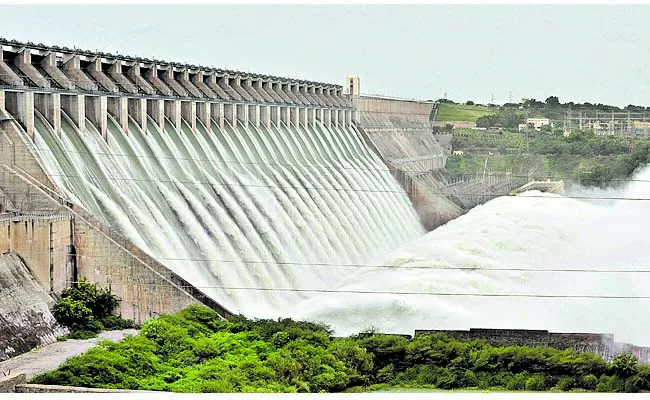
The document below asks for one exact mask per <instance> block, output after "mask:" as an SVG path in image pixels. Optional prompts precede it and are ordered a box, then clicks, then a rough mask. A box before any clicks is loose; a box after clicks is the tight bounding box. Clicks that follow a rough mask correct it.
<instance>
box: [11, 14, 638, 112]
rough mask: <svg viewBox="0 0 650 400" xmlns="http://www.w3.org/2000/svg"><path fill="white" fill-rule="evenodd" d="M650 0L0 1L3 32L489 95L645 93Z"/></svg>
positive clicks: (277, 71)
mask: <svg viewBox="0 0 650 400" xmlns="http://www.w3.org/2000/svg"><path fill="white" fill-rule="evenodd" d="M648 21H650V6H647V5H620V6H618V5H409V6H387V5H352V6H343V5H327V6H325V5H323V6H319V5H302V6H301V5H240V6H227V5H196V6H182V5H143V6H127V5H95V6H89V5H66V6H64V5H25V6H10V5H0V36H3V37H6V38H8V39H17V40H21V41H32V42H36V43H38V42H42V43H44V44H49V45H59V46H68V47H72V46H76V47H78V48H82V49H88V50H100V51H105V52H119V53H120V54H128V55H135V56H142V57H149V58H157V59H163V60H169V61H180V62H188V63H192V64H202V65H210V66H215V67H221V68H231V69H238V70H244V71H251V72H258V73H263V74H273V75H281V76H289V77H297V78H301V79H309V80H316V81H325V82H331V83H338V84H343V82H344V79H345V76H346V75H347V74H350V73H355V74H358V75H359V76H360V78H361V88H362V91H363V92H365V93H377V94H385V95H392V96H399V97H409V98H419V99H438V98H441V97H443V96H444V94H445V93H447V97H448V98H450V99H453V100H456V101H465V100H470V99H471V100H474V101H479V102H488V101H489V100H490V98H491V96H492V95H494V99H495V101H496V102H497V103H503V102H506V101H508V100H509V96H510V93H511V94H512V97H513V98H514V100H519V99H521V98H522V97H535V98H537V99H540V100H544V99H545V98H546V97H548V96H550V95H557V96H559V97H560V101H562V102H566V101H575V102H584V101H589V102H602V103H608V104H615V105H620V106H624V105H627V104H637V105H650V90H649V89H650V51H648V49H647V47H646V44H647V43H648V41H649V40H650V23H648Z"/></svg>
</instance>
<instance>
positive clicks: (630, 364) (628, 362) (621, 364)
mask: <svg viewBox="0 0 650 400" xmlns="http://www.w3.org/2000/svg"><path fill="white" fill-rule="evenodd" d="M637 362H638V360H637V358H636V357H634V356H633V355H632V354H621V355H619V356H616V357H614V360H613V361H612V371H614V373H615V374H616V376H618V377H621V378H628V377H630V376H632V375H634V374H636V373H637V370H638V368H637Z"/></svg>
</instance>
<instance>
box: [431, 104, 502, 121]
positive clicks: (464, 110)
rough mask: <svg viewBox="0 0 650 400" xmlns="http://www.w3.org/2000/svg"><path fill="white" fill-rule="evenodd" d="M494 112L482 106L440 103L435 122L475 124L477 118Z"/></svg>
mask: <svg viewBox="0 0 650 400" xmlns="http://www.w3.org/2000/svg"><path fill="white" fill-rule="evenodd" d="M494 113H495V112H494V111H493V110H491V109H489V108H487V107H482V106H465V105H462V104H448V103H441V104H439V105H438V115H437V116H436V121H441V122H444V121H470V122H476V120H477V119H478V118H479V117H482V116H484V115H490V114H494Z"/></svg>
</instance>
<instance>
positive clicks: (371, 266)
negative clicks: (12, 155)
mask: <svg viewBox="0 0 650 400" xmlns="http://www.w3.org/2000/svg"><path fill="white" fill-rule="evenodd" d="M66 255H67V256H78V257H81V258H95V259H96V258H99V259H105V258H112V257H111V256H100V255H98V256H91V255H81V254H74V253H67V254H66ZM151 257H152V258H154V259H156V260H166V261H197V262H218V263H224V264H273V265H286V266H307V267H334V268H369V269H375V268H376V269H393V270H400V269H408V270H442V271H444V270H449V271H472V272H481V271H507V272H567V273H576V272H587V273H650V267H648V268H649V269H610V268H589V267H583V268H578V267H576V268H539V267H530V268H524V267H486V266H479V267H453V266H449V267H446V266H435V265H427V266H420V267H415V266H401V265H390V264H356V263H350V264H332V263H321V262H311V263H310V262H290V261H252V260H226V259H216V258H189V257H155V256H151Z"/></svg>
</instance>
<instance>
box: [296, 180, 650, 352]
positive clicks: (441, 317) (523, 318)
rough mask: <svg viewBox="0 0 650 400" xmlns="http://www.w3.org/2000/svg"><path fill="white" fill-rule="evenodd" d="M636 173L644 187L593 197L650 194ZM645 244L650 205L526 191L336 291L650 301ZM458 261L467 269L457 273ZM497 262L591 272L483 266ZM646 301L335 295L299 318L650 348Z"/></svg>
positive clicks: (649, 254)
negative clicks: (607, 338) (600, 336)
mask: <svg viewBox="0 0 650 400" xmlns="http://www.w3.org/2000/svg"><path fill="white" fill-rule="evenodd" d="M636 179H638V180H645V181H648V182H633V183H631V184H630V185H629V186H628V187H627V188H625V189H624V190H620V191H611V192H600V193H587V195H588V196H589V197H592V196H595V197H601V198H603V197H610V198H611V197H619V198H621V197H622V198H646V199H650V170H646V171H644V172H642V173H640V175H639V176H637V177H636ZM583 196H585V194H584V193H582V194H580V197H583ZM573 197H576V196H573ZM649 241H650V202H649V201H629V200H598V201H595V200H589V201H586V200H584V199H576V198H567V197H561V196H558V195H553V194H543V193H539V192H528V193H526V194H525V195H524V196H522V197H501V198H497V199H495V200H493V201H490V202H489V203H487V204H484V205H482V206H479V207H476V208H475V209H473V210H471V211H470V212H469V213H468V214H466V215H464V216H462V217H460V218H458V219H456V220H453V221H451V222H449V223H447V224H446V225H445V226H442V227H440V228H438V229H436V230H434V231H432V232H430V233H428V234H427V235H425V236H423V237H422V238H419V239H417V240H415V241H413V242H412V243H410V244H408V245H406V246H403V247H401V248H400V249H398V250H396V251H394V252H393V253H392V254H391V255H390V256H388V257H386V258H385V259H384V260H383V262H382V264H385V265H396V266H398V267H396V268H390V269H389V268H372V269H368V268H363V269H360V268H357V274H356V275H353V276H352V275H351V276H349V277H348V278H347V279H346V280H345V281H344V282H342V283H341V284H340V285H338V286H337V287H335V288H333V289H334V290H343V291H348V290H350V291H384V292H400V293H405V292H406V293H414V292H415V293H421V292H427V293H439V294H459V293H462V294H499V295H504V294H518V295H533V296H534V295H543V296H566V295H569V296H596V297H601V296H624V297H636V296H650V246H649V245H648V242H649ZM458 267H460V268H468V269H461V270H459V269H454V268H458ZM491 268H521V269H524V268H533V269H541V270H548V269H554V270H557V269H562V270H569V269H573V270H575V269H587V270H589V272H568V271H562V272H551V271H538V272H534V271H491V270H487V269H491ZM603 270H615V271H619V272H602V271H603ZM621 270H637V271H638V270H645V271H648V273H643V272H634V273H630V272H620V271H621ZM648 306H650V299H602V298H601V299H598V298H591V299H588V298H566V297H557V298H549V297H486V296H443V295H439V296H435V295H416V294H348V293H345V294H343V293H336V294H321V295H320V296H318V297H315V298H313V299H310V300H308V301H306V302H305V303H304V304H303V305H302V311H301V314H300V315H299V316H300V317H309V318H311V319H315V320H319V321H324V322H328V323H331V324H332V325H333V326H334V327H336V328H337V330H338V332H340V333H346V334H347V333H352V332H358V331H360V330H364V329H369V328H377V329H379V330H380V331H384V332H402V333H410V334H412V333H413V330H414V329H468V328H519V329H546V330H550V331H555V332H597V333H613V334H614V335H615V337H616V340H619V341H628V342H631V343H635V344H639V345H649V344H650V338H649V337H648V333H650V315H649V314H648V312H647V310H648Z"/></svg>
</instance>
